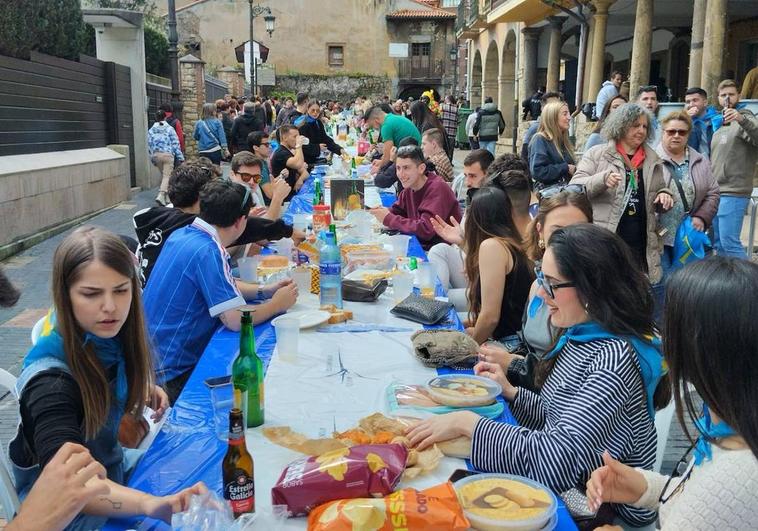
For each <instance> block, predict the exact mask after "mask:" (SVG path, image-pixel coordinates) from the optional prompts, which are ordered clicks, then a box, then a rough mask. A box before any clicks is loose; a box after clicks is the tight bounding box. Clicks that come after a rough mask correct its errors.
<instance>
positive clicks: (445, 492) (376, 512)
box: [308, 483, 470, 531]
mask: <svg viewBox="0 0 758 531" xmlns="http://www.w3.org/2000/svg"><path fill="white" fill-rule="evenodd" d="M469 526H470V524H469V521H468V520H467V519H466V516H465V515H464V513H463V510H462V508H461V506H460V503H459V502H458V498H457V497H456V494H455V490H454V489H453V486H452V485H451V484H450V483H442V484H440V485H436V486H434V487H431V488H428V489H426V490H421V491H419V490H416V489H402V490H399V491H397V492H393V493H392V494H390V495H389V496H387V497H385V498H384V499H380V500H377V499H372V498H359V499H354V500H339V501H333V502H330V503H327V504H324V505H321V506H319V507H317V508H316V509H315V510H313V511H311V514H310V516H309V517H308V529H309V530H311V531H358V530H359V531H395V530H397V529H404V530H406V531H422V530H423V531H426V530H428V529H446V530H450V531H464V530H466V529H468V528H469Z"/></svg>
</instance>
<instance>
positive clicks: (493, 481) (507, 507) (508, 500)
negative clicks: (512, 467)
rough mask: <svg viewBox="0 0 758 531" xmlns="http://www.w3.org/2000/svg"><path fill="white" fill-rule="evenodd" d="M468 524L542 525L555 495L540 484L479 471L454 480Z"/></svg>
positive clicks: (488, 526)
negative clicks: (479, 473)
mask: <svg viewBox="0 0 758 531" xmlns="http://www.w3.org/2000/svg"><path fill="white" fill-rule="evenodd" d="M455 490H456V491H457V492H458V498H459V499H460V502H461V505H462V506H463V509H464V511H465V512H466V516H468V518H469V519H470V520H471V525H472V526H473V527H475V528H477V529H501V528H504V527H505V526H508V528H509V529H511V528H513V526H515V525H518V527H517V528H518V529H542V528H543V527H544V525H545V524H546V523H547V522H548V521H549V520H550V518H551V517H552V514H553V513H554V512H555V505H556V502H555V498H554V496H553V494H552V493H551V492H549V491H548V490H547V489H546V488H545V487H543V486H541V485H540V484H538V483H536V482H534V481H531V480H527V479H525V478H519V477H517V476H507V475H500V474H481V475H477V476H471V477H468V478H464V479H462V480H459V481H457V482H456V483H455Z"/></svg>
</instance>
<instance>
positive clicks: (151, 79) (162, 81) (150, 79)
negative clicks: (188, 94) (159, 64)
mask: <svg viewBox="0 0 758 531" xmlns="http://www.w3.org/2000/svg"><path fill="white" fill-rule="evenodd" d="M145 81H146V82H147V83H152V84H153V85H160V86H162V87H168V88H171V80H170V79H168V78H167V77H161V76H156V75H155V74H151V73H149V72H147V73H145Z"/></svg>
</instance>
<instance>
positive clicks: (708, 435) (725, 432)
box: [695, 404, 737, 466]
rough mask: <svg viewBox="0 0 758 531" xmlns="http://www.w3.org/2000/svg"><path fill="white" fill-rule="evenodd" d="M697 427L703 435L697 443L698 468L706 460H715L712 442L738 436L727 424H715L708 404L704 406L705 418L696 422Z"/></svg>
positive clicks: (696, 463)
mask: <svg viewBox="0 0 758 531" xmlns="http://www.w3.org/2000/svg"><path fill="white" fill-rule="evenodd" d="M695 427H696V428H697V429H698V431H699V432H700V434H701V435H700V437H698V439H697V442H696V443H695V465H697V466H700V465H702V464H703V461H705V460H708V461H710V460H711V459H713V452H712V451H711V440H713V439H723V438H724V437H731V436H732V435H737V434H736V433H735V431H734V430H733V429H732V428H731V427H730V426H729V425H728V424H727V423H726V422H724V421H721V422H719V423H718V424H714V423H713V419H711V412H710V410H709V409H708V405H707V404H703V416H702V417H700V418H699V419H698V420H696V421H695Z"/></svg>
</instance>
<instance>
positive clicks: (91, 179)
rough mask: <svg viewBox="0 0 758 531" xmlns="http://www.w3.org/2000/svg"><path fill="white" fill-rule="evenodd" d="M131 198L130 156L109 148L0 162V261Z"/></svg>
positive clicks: (43, 154) (22, 157)
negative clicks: (40, 236) (26, 244)
mask: <svg viewBox="0 0 758 531" xmlns="http://www.w3.org/2000/svg"><path fill="white" fill-rule="evenodd" d="M128 198H129V157H128V155H127V156H124V155H122V154H120V153H117V152H116V151H114V150H112V149H108V148H94V149H79V150H75V151H59V152H55V153H37V154H34V155H13V156H8V157H2V158H0V227H3V230H2V231H0V258H3V257H4V256H9V255H11V254H14V253H16V252H18V251H19V250H21V249H22V248H24V240H27V239H29V238H32V237H34V236H35V235H37V234H39V233H41V232H44V231H47V230H49V229H54V228H55V227H56V226H60V225H63V224H65V223H67V222H70V221H72V220H76V219H78V218H81V217H83V216H86V215H88V214H92V213H94V212H98V211H100V210H103V209H105V208H108V207H111V206H113V205H116V204H117V203H120V202H122V201H125V200H127V199H128Z"/></svg>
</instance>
